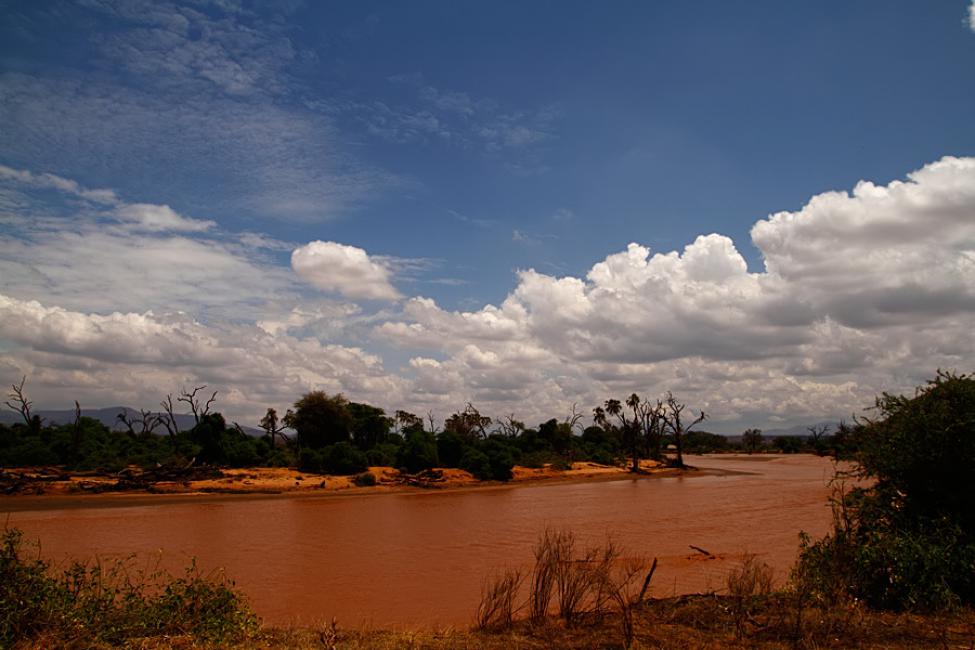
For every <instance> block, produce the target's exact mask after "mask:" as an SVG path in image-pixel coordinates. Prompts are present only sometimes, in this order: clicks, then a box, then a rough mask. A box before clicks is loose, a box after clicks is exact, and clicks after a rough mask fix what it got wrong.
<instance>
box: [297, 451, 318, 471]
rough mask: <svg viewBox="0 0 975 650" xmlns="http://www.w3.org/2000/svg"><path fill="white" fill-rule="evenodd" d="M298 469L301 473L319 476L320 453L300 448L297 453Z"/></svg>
mask: <svg viewBox="0 0 975 650" xmlns="http://www.w3.org/2000/svg"><path fill="white" fill-rule="evenodd" d="M298 469H300V470H301V471H302V472H312V473H315V474H320V473H321V472H322V453H321V452H320V451H319V450H317V449H309V448H308V447H304V448H302V450H301V451H300V452H299V453H298Z"/></svg>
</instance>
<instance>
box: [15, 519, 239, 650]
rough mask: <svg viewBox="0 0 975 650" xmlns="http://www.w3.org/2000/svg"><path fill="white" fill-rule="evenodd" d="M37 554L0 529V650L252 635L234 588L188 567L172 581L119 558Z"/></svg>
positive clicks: (230, 638) (219, 640) (215, 576)
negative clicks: (56, 559) (63, 562)
mask: <svg viewBox="0 0 975 650" xmlns="http://www.w3.org/2000/svg"><path fill="white" fill-rule="evenodd" d="M37 550H38V549H31V548H30V547H29V546H27V545H25V544H24V542H23V539H22V535H21V532H20V531H19V530H17V529H9V528H8V529H5V530H4V531H3V537H2V540H0V648H6V647H11V646H13V645H14V644H23V643H27V644H33V645H35V646H38V647H78V648H86V647H93V646H99V645H100V646H103V647H112V646H120V645H123V644H130V643H133V642H135V641H137V640H139V639H144V638H153V639H157V640H159V639H165V638H167V637H173V636H177V637H188V638H192V639H194V640H195V641H197V642H201V643H209V642H213V643H230V642H232V641H236V640H241V639H244V638H246V637H248V636H250V635H253V634H254V633H255V632H256V631H257V630H258V619H257V617H256V616H254V615H253V614H252V613H251V612H250V611H249V610H248V608H247V605H246V602H245V601H244V599H243V596H242V595H241V594H239V593H238V592H237V591H235V590H234V586H233V583H232V582H230V581H228V580H227V579H226V578H225V577H223V576H222V575H220V574H218V573H213V574H201V573H200V572H199V571H197V569H196V566H195V564H194V565H191V566H190V567H189V568H187V570H186V572H185V573H184V575H182V576H179V577H174V576H170V575H169V574H166V573H164V572H161V571H158V570H152V571H146V570H143V569H140V568H139V567H137V566H136V565H134V564H133V562H130V561H129V562H127V561H124V560H117V561H113V562H109V563H107V564H105V563H101V562H92V563H88V564H85V563H80V562H74V563H72V564H70V565H68V566H67V567H56V566H53V565H51V564H50V563H49V562H47V561H45V560H42V559H40V558H39V557H37ZM32 551H33V552H32Z"/></svg>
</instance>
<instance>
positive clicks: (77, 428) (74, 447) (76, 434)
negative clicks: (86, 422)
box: [71, 400, 81, 459]
mask: <svg viewBox="0 0 975 650" xmlns="http://www.w3.org/2000/svg"><path fill="white" fill-rule="evenodd" d="M80 451H81V404H79V403H78V400H75V401H74V428H73V429H72V432H71V455H72V456H73V457H74V458H76V459H77V458H78V456H79V452H80Z"/></svg>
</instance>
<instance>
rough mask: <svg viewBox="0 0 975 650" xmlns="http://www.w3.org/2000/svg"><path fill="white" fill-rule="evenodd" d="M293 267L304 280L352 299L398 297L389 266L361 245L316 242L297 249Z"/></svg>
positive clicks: (294, 254)
mask: <svg viewBox="0 0 975 650" xmlns="http://www.w3.org/2000/svg"><path fill="white" fill-rule="evenodd" d="M291 267H292V268H293V269H294V271H295V273H297V274H298V275H299V276H300V277H301V278H302V279H303V280H305V281H306V282H308V283H309V284H312V285H314V286H316V287H318V288H319V289H323V290H325V291H333V292H336V293H339V294H341V295H343V296H346V297H348V298H353V299H355V298H361V299H368V300H396V299H398V298H400V293H399V291H397V290H396V288H395V287H394V286H393V285H392V284H391V282H390V276H391V275H392V274H391V273H390V271H389V269H388V268H387V267H386V266H384V265H382V264H380V263H378V262H377V261H375V260H373V259H372V258H370V257H369V255H368V254H367V253H366V251H364V250H363V249H361V248H358V247H356V246H348V245H346V244H339V243H337V242H331V241H313V242H310V243H308V244H306V245H304V246H302V247H300V248H297V249H295V250H294V252H293V253H292V254H291Z"/></svg>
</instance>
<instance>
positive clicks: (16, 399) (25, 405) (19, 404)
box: [4, 375, 34, 427]
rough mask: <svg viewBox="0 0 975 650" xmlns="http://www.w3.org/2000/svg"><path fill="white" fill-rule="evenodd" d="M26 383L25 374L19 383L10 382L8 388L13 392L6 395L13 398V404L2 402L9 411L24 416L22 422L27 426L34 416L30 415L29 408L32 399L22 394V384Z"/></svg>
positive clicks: (31, 422)
mask: <svg viewBox="0 0 975 650" xmlns="http://www.w3.org/2000/svg"><path fill="white" fill-rule="evenodd" d="M25 383H27V376H26V375H25V376H24V377H23V378H22V379H21V380H20V383H19V384H11V385H10V388H11V389H12V390H13V392H11V393H8V394H7V397H9V398H10V399H11V400H13V404H11V403H10V402H4V404H5V405H6V406H7V408H9V409H10V410H11V411H14V412H16V413H20V417H22V418H24V424H26V425H27V426H28V427H30V426H32V424H33V419H34V416H33V415H31V412H30V409H31V407H32V406H33V405H34V403H33V402H32V401H30V400H29V399H27V395H26V394H24V384H25Z"/></svg>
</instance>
